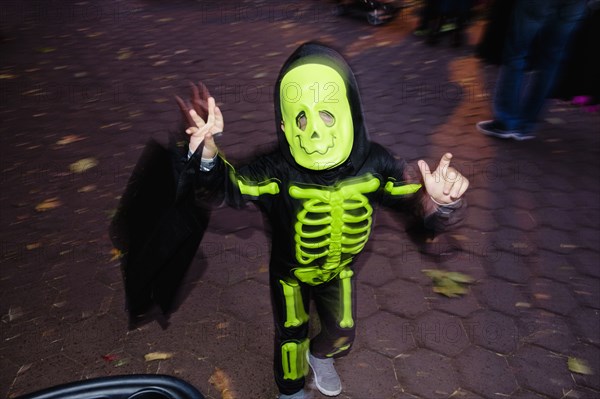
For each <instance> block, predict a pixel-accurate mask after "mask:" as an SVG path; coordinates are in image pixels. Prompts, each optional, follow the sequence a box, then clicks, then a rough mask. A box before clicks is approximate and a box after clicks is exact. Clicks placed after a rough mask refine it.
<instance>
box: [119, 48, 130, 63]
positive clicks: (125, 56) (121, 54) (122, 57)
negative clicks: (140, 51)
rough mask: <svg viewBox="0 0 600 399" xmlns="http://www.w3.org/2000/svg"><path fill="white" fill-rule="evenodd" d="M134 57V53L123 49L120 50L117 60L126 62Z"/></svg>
mask: <svg viewBox="0 0 600 399" xmlns="http://www.w3.org/2000/svg"><path fill="white" fill-rule="evenodd" d="M132 55H133V53H132V52H131V51H129V50H125V49H121V50H119V53H118V55H117V59H118V60H121V61H122V60H126V59H128V58H129V57H131V56H132Z"/></svg>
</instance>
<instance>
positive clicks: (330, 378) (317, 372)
mask: <svg viewBox="0 0 600 399" xmlns="http://www.w3.org/2000/svg"><path fill="white" fill-rule="evenodd" d="M307 356H308V364H309V365H310V368H311V369H312V371H313V374H314V376H315V385H316V386H317V388H318V389H319V391H320V392H321V393H322V394H323V395H326V396H337V395H339V394H340V393H341V392H342V382H341V381H340V376H339V375H338V373H337V372H336V371H335V367H333V363H334V361H333V359H319V358H317V357H314V356H313V355H311V354H310V352H309V353H308V354H307Z"/></svg>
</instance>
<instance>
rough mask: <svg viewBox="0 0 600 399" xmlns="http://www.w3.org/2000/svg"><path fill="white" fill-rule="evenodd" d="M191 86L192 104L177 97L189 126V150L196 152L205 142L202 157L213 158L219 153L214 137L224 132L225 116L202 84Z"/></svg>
mask: <svg viewBox="0 0 600 399" xmlns="http://www.w3.org/2000/svg"><path fill="white" fill-rule="evenodd" d="M190 85H191V89H192V96H191V103H186V102H185V101H184V100H182V99H181V98H180V97H178V96H176V97H175V99H176V101H177V104H178V105H179V109H180V110H181V113H182V116H183V118H184V120H185V122H186V125H187V128H186V133H187V134H188V135H189V136H190V143H189V148H190V150H191V151H192V152H195V151H196V149H197V148H198V146H199V145H200V144H202V142H203V141H204V148H203V150H202V157H203V158H213V157H214V156H215V155H216V154H217V152H218V149H217V146H216V144H215V141H214V136H218V135H219V134H221V133H222V132H223V127H224V121H223V114H222V113H221V110H220V109H219V107H217V106H216V105H215V100H214V98H213V97H211V96H210V93H209V91H208V89H207V88H206V86H205V85H204V84H203V83H202V82H199V83H198V85H197V86H196V85H194V84H192V83H190Z"/></svg>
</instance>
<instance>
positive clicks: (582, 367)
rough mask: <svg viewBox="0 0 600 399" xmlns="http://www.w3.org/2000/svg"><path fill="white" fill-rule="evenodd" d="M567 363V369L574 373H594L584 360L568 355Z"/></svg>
mask: <svg viewBox="0 0 600 399" xmlns="http://www.w3.org/2000/svg"><path fill="white" fill-rule="evenodd" d="M567 365H568V367H569V370H570V371H572V372H574V373H577V374H585V375H592V374H594V372H593V371H592V369H591V368H590V366H588V364H587V363H586V361H585V360H582V359H578V358H576V357H569V360H568V361H567Z"/></svg>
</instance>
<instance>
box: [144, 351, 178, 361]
mask: <svg viewBox="0 0 600 399" xmlns="http://www.w3.org/2000/svg"><path fill="white" fill-rule="evenodd" d="M172 357H173V354H172V353H168V352H151V353H146V354H145V355H144V359H145V360H146V361H147V362H152V361H155V360H167V359H170V358H172Z"/></svg>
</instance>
